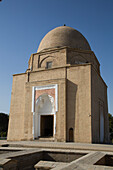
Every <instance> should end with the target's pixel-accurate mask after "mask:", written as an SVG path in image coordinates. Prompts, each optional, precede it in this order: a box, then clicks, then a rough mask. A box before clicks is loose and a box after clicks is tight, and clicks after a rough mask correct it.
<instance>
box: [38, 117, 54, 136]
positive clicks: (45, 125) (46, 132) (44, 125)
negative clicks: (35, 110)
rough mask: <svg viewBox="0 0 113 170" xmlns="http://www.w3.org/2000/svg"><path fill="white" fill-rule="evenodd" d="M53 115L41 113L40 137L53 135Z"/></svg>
mask: <svg viewBox="0 0 113 170" xmlns="http://www.w3.org/2000/svg"><path fill="white" fill-rule="evenodd" d="M53 121H54V118H53V115H41V129H40V132H41V137H52V136H53Z"/></svg>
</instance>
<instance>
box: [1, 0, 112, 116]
mask: <svg viewBox="0 0 113 170" xmlns="http://www.w3.org/2000/svg"><path fill="white" fill-rule="evenodd" d="M64 24H66V26H70V27H73V28H75V29H76V30H78V31H79V32H81V33H82V34H83V35H84V36H85V38H86V39H87V40H88V42H89V44H90V46H91V49H92V51H94V53H95V55H96V57H97V59H98V60H99V62H100V71H101V76H102V78H103V79H104V81H105V82H106V84H107V86H108V89H107V90H108V112H109V113H111V114H112V115H113V103H112V101H113V50H112V49H113V0H19V1H18V0H2V1H1V2H0V112H4V113H7V114H9V112H10V101H11V89H12V81H13V76H12V75H13V74H16V73H23V72H25V71H26V69H27V68H28V60H29V58H30V56H31V54H32V53H36V51H37V49H38V46H39V43H40V41H41V39H42V38H43V37H44V36H45V34H46V33H48V31H50V30H52V29H53V28H55V27H58V26H63V25H64Z"/></svg>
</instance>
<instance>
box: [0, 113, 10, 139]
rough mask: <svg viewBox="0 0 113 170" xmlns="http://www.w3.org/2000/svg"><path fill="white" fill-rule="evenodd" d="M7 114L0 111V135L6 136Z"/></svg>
mask: <svg viewBox="0 0 113 170" xmlns="http://www.w3.org/2000/svg"><path fill="white" fill-rule="evenodd" d="M8 122H9V115H7V114H5V113H0V137H6V136H7V130H8Z"/></svg>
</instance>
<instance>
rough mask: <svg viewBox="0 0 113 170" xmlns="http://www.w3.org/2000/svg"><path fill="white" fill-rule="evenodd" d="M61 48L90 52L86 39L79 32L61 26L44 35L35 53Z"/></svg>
mask: <svg viewBox="0 0 113 170" xmlns="http://www.w3.org/2000/svg"><path fill="white" fill-rule="evenodd" d="M63 46H67V47H72V48H76V49H81V50H91V48H90V46H89V43H88V42H87V40H86V38H85V37H84V36H83V35H82V34H81V33H80V32H79V31H77V30H75V29H74V28H71V27H67V26H61V27H57V28H55V29H53V30H51V31H50V32H48V33H47V34H46V35H45V37H44V38H43V39H42V41H41V43H40V45H39V48H38V51H37V52H40V51H42V50H44V49H50V48H55V47H63Z"/></svg>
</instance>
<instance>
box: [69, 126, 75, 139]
mask: <svg viewBox="0 0 113 170" xmlns="http://www.w3.org/2000/svg"><path fill="white" fill-rule="evenodd" d="M73 141H74V140H73V128H70V129H69V142H73Z"/></svg>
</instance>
